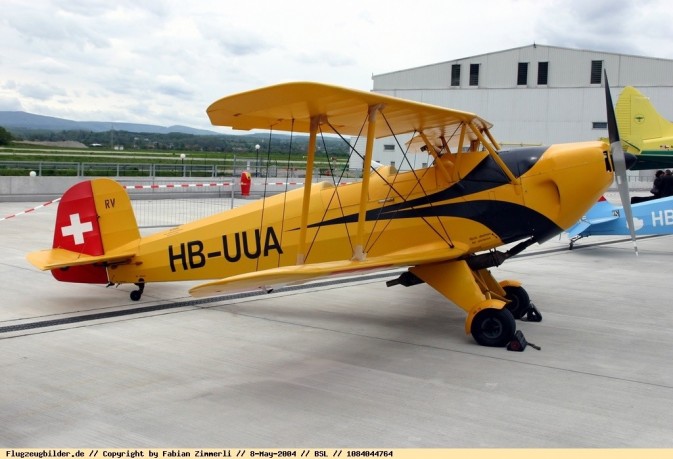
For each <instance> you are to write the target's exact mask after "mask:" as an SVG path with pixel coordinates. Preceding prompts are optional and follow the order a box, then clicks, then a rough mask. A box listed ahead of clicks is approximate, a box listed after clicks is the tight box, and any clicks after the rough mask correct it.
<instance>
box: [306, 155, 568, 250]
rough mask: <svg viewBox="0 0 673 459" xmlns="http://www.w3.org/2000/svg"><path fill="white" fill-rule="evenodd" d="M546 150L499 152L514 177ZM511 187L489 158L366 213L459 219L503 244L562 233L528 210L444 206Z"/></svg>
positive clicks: (500, 204) (486, 203)
mask: <svg viewBox="0 0 673 459" xmlns="http://www.w3.org/2000/svg"><path fill="white" fill-rule="evenodd" d="M546 149H547V147H525V148H517V149H513V150H507V151H503V152H500V157H501V158H502V160H503V162H504V163H505V164H506V165H507V167H508V168H509V169H510V171H511V172H512V174H514V176H515V177H520V176H521V175H523V174H524V173H526V172H527V171H528V170H530V169H531V168H532V167H533V166H534V165H535V164H536V163H537V161H538V160H539V158H540V157H541V156H542V154H543V153H544V152H545V150H546ZM507 183H509V179H508V178H507V176H506V175H505V173H504V172H503V171H502V169H501V168H500V167H499V166H498V164H497V163H496V162H495V161H494V160H493V158H492V157H491V156H486V157H484V159H483V160H482V161H480V162H479V164H477V166H475V167H474V169H472V170H471V171H470V173H469V174H467V175H466V176H465V178H464V179H462V180H460V181H459V182H457V183H455V184H453V185H452V186H450V187H448V188H445V189H443V190H440V191H438V192H436V193H432V194H429V195H426V196H422V197H419V198H416V199H411V200H408V201H404V202H401V203H399V204H392V205H389V206H385V207H381V208H377V209H372V210H369V211H367V213H366V220H367V221H375V220H394V219H397V218H428V217H457V218H466V219H470V220H474V221H476V222H478V223H480V224H482V225H484V226H486V227H487V228H489V229H491V231H493V232H494V233H495V234H497V235H498V237H499V238H500V239H501V240H502V241H503V242H504V243H509V242H513V241H516V240H519V239H521V238H524V237H531V236H532V237H534V238H535V239H536V240H538V241H544V240H546V239H548V238H550V237H552V236H554V235H556V234H559V233H560V232H561V231H563V230H562V229H561V228H559V227H558V225H556V224H555V223H554V222H553V221H552V220H550V219H549V218H547V217H546V216H544V215H543V214H541V213H539V212H536V211H534V210H532V209H530V208H528V207H526V206H522V205H520V204H515V203H512V202H507V201H495V200H477V201H469V202H454V203H444V204H440V203H442V202H444V201H448V200H451V199H456V198H460V197H465V196H469V195H472V194H475V193H479V192H482V191H486V190H490V189H494V188H497V187H499V186H502V185H505V184H507ZM357 218H358V216H357V214H350V215H344V216H342V217H339V218H334V219H331V220H325V221H322V222H319V223H314V224H312V225H310V226H309V228H315V227H321V226H329V225H338V224H343V223H354V222H356V221H357Z"/></svg>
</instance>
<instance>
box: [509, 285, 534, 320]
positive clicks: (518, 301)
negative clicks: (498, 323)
mask: <svg viewBox="0 0 673 459" xmlns="http://www.w3.org/2000/svg"><path fill="white" fill-rule="evenodd" d="M504 290H505V298H507V299H508V300H509V303H507V305H506V306H505V307H506V308H507V309H508V310H509V312H511V313H512V316H514V318H515V319H517V320H518V319H521V318H522V317H523V316H525V315H526V313H527V312H528V310H529V309H530V297H529V296H528V292H526V289H525V288H523V287H514V286H511V285H508V286H507V287H505V288H504Z"/></svg>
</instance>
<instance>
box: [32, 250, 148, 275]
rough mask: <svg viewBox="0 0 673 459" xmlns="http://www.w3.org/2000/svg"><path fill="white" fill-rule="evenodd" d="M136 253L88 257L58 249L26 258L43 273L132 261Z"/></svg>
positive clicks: (33, 254)
mask: <svg viewBox="0 0 673 459" xmlns="http://www.w3.org/2000/svg"><path fill="white" fill-rule="evenodd" d="M134 255H135V253H133V252H124V253H114V254H113V253H110V254H105V255H87V254H84V253H79V252H73V251H71V250H66V249H61V248H56V249H47V250H40V251H37V252H31V253H29V254H28V255H27V256H26V258H28V261H30V262H31V263H32V264H33V266H35V267H36V268H39V269H41V270H43V271H46V270H48V269H56V268H67V267H69V266H81V265H91V264H94V263H120V262H123V261H126V260H129V259H131V258H132V257H133V256H134Z"/></svg>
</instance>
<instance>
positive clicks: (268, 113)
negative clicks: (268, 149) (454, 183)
mask: <svg viewBox="0 0 673 459" xmlns="http://www.w3.org/2000/svg"><path fill="white" fill-rule="evenodd" d="M377 106H379V107H380V106H382V108H381V109H380V111H381V112H382V113H383V114H384V116H385V119H386V122H385V123H383V122H382V123H377V125H376V129H375V132H374V137H375V138H381V137H389V136H390V135H392V134H404V133H411V132H417V131H428V130H431V129H434V130H435V131H436V132H446V133H452V132H455V131H456V130H457V128H458V127H459V126H460V125H461V124H465V123H473V124H474V125H475V126H476V128H477V129H483V128H484V127H490V126H491V125H490V124H489V123H488V122H487V121H485V120H483V119H481V118H480V117H479V116H477V115H475V114H474V113H469V112H463V111H460V110H451V109H448V108H443V107H437V106H434V105H428V104H424V103H421V102H413V101H409V100H402V99H397V98H394V97H390V96H386V95H383V94H376V93H371V92H366V91H358V90H354V89H347V88H342V87H338V86H332V85H328V84H322V83H313V82H293V83H283V84H278V85H274V86H268V87H265V88H260V89H255V90H252V91H247V92H243V93H239V94H234V95H232V96H227V97H224V98H222V99H220V100H218V101H216V102H214V103H213V104H211V105H210V107H208V109H207V113H208V117H209V118H210V121H211V123H212V124H214V125H216V126H230V127H232V128H234V129H243V130H249V129H273V130H274V131H293V132H306V133H308V132H310V130H311V120H312V119H314V118H315V117H318V118H319V120H318V121H319V122H320V123H321V128H322V129H323V131H325V132H335V133H336V132H338V133H340V134H345V135H354V136H355V135H360V134H363V120H364V115H366V114H367V112H368V110H369V108H370V107H377ZM458 131H459V130H458Z"/></svg>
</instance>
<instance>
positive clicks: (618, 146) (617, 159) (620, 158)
mask: <svg viewBox="0 0 673 459" xmlns="http://www.w3.org/2000/svg"><path fill="white" fill-rule="evenodd" d="M603 74H604V76H605V103H606V105H607V107H606V108H607V112H608V137H609V139H610V150H611V152H612V164H613V166H614V168H615V179H616V180H617V190H619V198H620V199H621V201H622V207H623V209H624V217H625V218H626V224H627V225H628V227H629V233H631V241H632V242H633V249H634V250H635V251H636V255H638V244H636V229H635V227H634V226H633V212H632V211H631V198H630V196H629V184H628V182H627V179H626V169H627V168H629V167H631V166H632V165H633V163H634V162H635V157H634V156H633V155H631V154H629V155H628V156H629V159H628V162H629V164H628V165H627V164H626V163H627V158H626V155H625V154H624V150H623V149H622V142H621V140H620V139H619V129H618V128H617V118H616V117H615V109H614V106H613V105H612V96H611V95H610V84H609V83H608V72H607V71H606V70H605V69H603Z"/></svg>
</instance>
